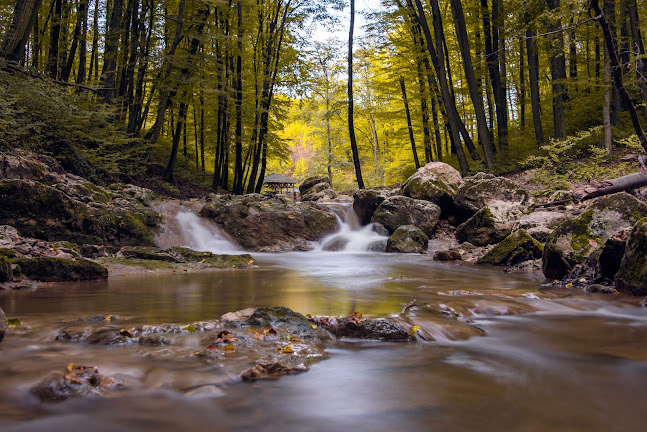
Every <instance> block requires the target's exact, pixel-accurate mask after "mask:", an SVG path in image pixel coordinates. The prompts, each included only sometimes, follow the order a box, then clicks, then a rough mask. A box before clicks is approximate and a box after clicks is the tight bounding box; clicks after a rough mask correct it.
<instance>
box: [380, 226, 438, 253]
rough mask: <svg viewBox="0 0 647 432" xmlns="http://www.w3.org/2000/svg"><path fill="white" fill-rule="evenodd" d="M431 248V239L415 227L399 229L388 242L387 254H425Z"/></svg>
mask: <svg viewBox="0 0 647 432" xmlns="http://www.w3.org/2000/svg"><path fill="white" fill-rule="evenodd" d="M428 246H429V237H427V234H425V233H424V232H423V231H422V230H421V229H420V228H418V227H416V226H414V225H403V226H401V227H398V228H397V229H396V230H395V231H394V232H393V234H391V236H390V237H389V239H388V240H387V241H386V251H387V252H399V253H423V252H425V251H426V250H427V248H428Z"/></svg>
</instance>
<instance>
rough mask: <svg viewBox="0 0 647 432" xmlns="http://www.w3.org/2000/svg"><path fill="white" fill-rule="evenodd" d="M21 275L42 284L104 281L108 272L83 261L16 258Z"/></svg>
mask: <svg viewBox="0 0 647 432" xmlns="http://www.w3.org/2000/svg"><path fill="white" fill-rule="evenodd" d="M14 262H15V263H16V264H18V265H19V266H20V270H21V272H22V274H23V275H25V276H26V277H28V278H29V279H33V280H39V281H43V282H60V281H77V280H96V279H106V278H107V277H108V270H107V269H105V268H104V267H102V266H101V265H99V264H97V263H95V262H92V261H89V260H85V259H77V260H69V259H63V258H16V259H15V260H14Z"/></svg>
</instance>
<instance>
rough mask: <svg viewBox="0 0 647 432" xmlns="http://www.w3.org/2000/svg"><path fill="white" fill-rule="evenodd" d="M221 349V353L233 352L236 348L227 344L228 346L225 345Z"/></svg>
mask: <svg viewBox="0 0 647 432" xmlns="http://www.w3.org/2000/svg"><path fill="white" fill-rule="evenodd" d="M222 349H223V351H235V350H236V347H235V346H233V345H232V344H229V345H225V346H224V347H222Z"/></svg>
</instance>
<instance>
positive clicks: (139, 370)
mask: <svg viewBox="0 0 647 432" xmlns="http://www.w3.org/2000/svg"><path fill="white" fill-rule="evenodd" d="M358 229H359V228H358ZM351 231H357V229H354V230H352V229H351ZM373 234H374V233H371V234H367V235H368V236H370V237H371V240H370V241H369V242H368V243H367V244H372V243H374V241H375V240H376V239H375V238H373V237H374V236H373ZM354 235H355V234H354ZM348 244H349V245H350V244H353V245H356V244H357V243H353V242H348ZM430 246H431V249H441V248H446V246H447V245H446V244H443V243H442V242H434V241H432V242H431V244H430ZM355 248H356V246H349V250H345V251H344V250H341V251H338V252H324V251H321V250H318V251H312V252H300V253H297V252H294V253H277V254H253V255H254V257H255V258H256V259H257V261H258V264H259V265H258V268H255V269H251V270H243V271H241V270H238V271H218V272H205V273H187V274H154V273H152V274H150V275H140V276H132V275H131V276H127V277H113V278H110V279H109V280H107V281H102V282H83V283H81V282H79V283H64V284H63V283H60V284H49V285H48V286H44V287H42V288H38V289H33V290H25V291H15V292H0V307H2V308H3V309H4V311H5V312H6V314H7V316H8V317H10V318H19V319H20V320H21V321H22V325H21V326H19V327H16V328H14V329H12V330H11V331H10V332H9V333H8V334H7V336H6V337H5V340H4V341H3V342H2V344H0V431H43V430H48V431H49V430H54V431H75V430H92V431H93V432H99V431H116V430H119V431H140V430H156V431H178V430H223V431H224V430H227V431H233V430H235V431H275V430H283V431H330V430H332V431H336V430H357V431H392V430H412V431H413V430H433V431H470V432H473V431H544V430H546V431H549V430H550V431H587V432H592V431H639V430H644V428H645V426H644V423H645V420H644V412H645V411H644V410H645V401H646V399H645V396H644V393H645V388H647V309H646V308H639V307H638V306H637V303H638V302H637V301H636V299H635V298H629V297H625V296H621V295H604V294H585V293H583V292H580V291H569V290H565V289H558V288H553V287H541V283H542V282H543V275H542V274H541V272H538V271H528V272H521V273H511V274H504V273H502V271H501V269H500V268H492V267H481V266H479V267H476V266H474V265H473V264H469V263H462V262H451V263H446V262H445V263H443V262H436V261H433V260H432V258H431V256H432V255H433V253H430V254H428V255H398V254H385V253H379V252H357V251H353V249H355ZM320 249H321V248H320ZM457 293H458V294H457ZM461 293H462V294H461ZM466 296H467V297H469V298H482V299H489V300H490V301H493V300H492V299H495V300H496V299H498V300H501V299H502V300H505V301H506V302H513V303H514V304H517V305H520V306H522V307H526V308H529V309H530V310H532V311H533V312H531V313H525V314H519V315H500V314H498V313H497V310H496V307H495V306H491V307H489V308H485V307H481V308H480V309H473V312H474V314H475V315H474V316H473V317H472V318H473V320H474V325H475V326H477V327H478V328H480V329H483V330H484V331H485V332H486V336H484V337H472V338H470V339H467V340H459V341H455V340H452V339H451V338H450V337H444V335H443V334H442V332H437V333H436V334H434V336H435V337H434V338H435V339H436V340H435V341H433V342H423V341H419V342H418V343H382V342H366V341H345V340H341V341H336V342H333V343H331V345H330V346H329V347H328V349H327V355H328V358H327V359H324V360H322V361H319V362H317V363H314V364H313V365H312V366H311V369H310V370H309V371H308V372H305V373H302V374H299V375H294V376H286V377H282V378H280V379H278V380H271V381H257V382H251V383H248V382H240V380H239V379H238V378H237V377H236V376H234V375H233V372H232V369H231V368H229V367H228V366H227V365H226V364H225V365H220V366H218V365H213V364H205V363H204V362H201V361H200V360H198V359H195V358H192V357H190V356H189V355H188V354H189V353H190V352H192V351H195V344H196V343H197V340H198V339H199V337H200V336H199V335H197V334H195V335H190V336H187V337H186V338H185V339H184V341H183V342H182V343H180V344H178V345H170V346H167V347H147V346H140V345H127V346H108V347H106V346H90V345H85V344H77V343H65V342H56V341H54V337H55V336H56V334H57V333H58V332H59V331H60V330H61V328H63V327H65V326H66V325H69V324H70V323H73V322H75V320H76V319H77V318H78V317H79V316H81V315H93V314H100V313H105V312H108V313H110V314H114V315H117V316H120V317H123V318H124V319H125V320H126V321H125V322H126V323H127V324H125V325H127V326H133V325H137V324H144V323H145V324H157V323H167V322H172V323H188V322H192V321H200V320H214V319H218V318H219V317H220V315H222V314H223V313H226V312H230V311H236V310H240V309H243V308H246V307H250V306H279V305H280V306H287V307H289V308H291V309H293V310H295V311H297V312H301V313H303V314H308V313H309V314H312V315H346V314H349V313H351V312H354V311H359V312H362V313H363V314H364V315H365V316H369V317H371V316H376V317H379V316H393V315H397V314H399V313H400V312H401V311H402V309H403V307H404V306H405V305H406V304H408V303H409V302H411V301H412V300H414V299H415V300H416V302H420V303H422V302H435V303H437V304H443V305H444V306H445V307H449V308H459V307H462V306H463V302H464V301H465V300H464V299H465V298H466ZM481 305H482V303H481ZM493 308H494V309H493ZM423 321H424V319H423ZM430 331H431V330H430ZM70 362H73V363H75V364H86V365H96V366H98V367H99V371H100V372H101V373H103V374H106V375H111V376H114V377H116V378H119V379H120V380H122V381H123V382H124V383H125V384H126V389H124V390H120V391H116V392H112V393H108V394H107V395H106V396H105V397H103V398H97V399H70V400H67V401H64V402H59V403H46V404H43V403H40V402H38V401H36V400H35V399H34V398H33V397H32V396H31V395H30V394H29V392H28V389H29V387H30V386H32V385H33V384H35V383H36V382H38V381H40V380H41V379H42V378H43V377H45V376H47V375H48V374H49V373H50V372H51V371H62V370H64V369H65V367H66V365H67V364H68V363H70ZM208 383H212V384H213V391H212V392H211V393H209V394H204V393H198V394H195V395H191V394H190V393H187V392H186V391H185V390H186V389H190V388H192V387H195V386H200V385H204V384H208Z"/></svg>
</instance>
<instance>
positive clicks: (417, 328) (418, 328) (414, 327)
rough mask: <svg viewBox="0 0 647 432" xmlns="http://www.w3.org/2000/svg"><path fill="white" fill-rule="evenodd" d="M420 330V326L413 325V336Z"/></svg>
mask: <svg viewBox="0 0 647 432" xmlns="http://www.w3.org/2000/svg"><path fill="white" fill-rule="evenodd" d="M418 330H420V326H413V327H411V336H415V335H416V332H417V331H418Z"/></svg>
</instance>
